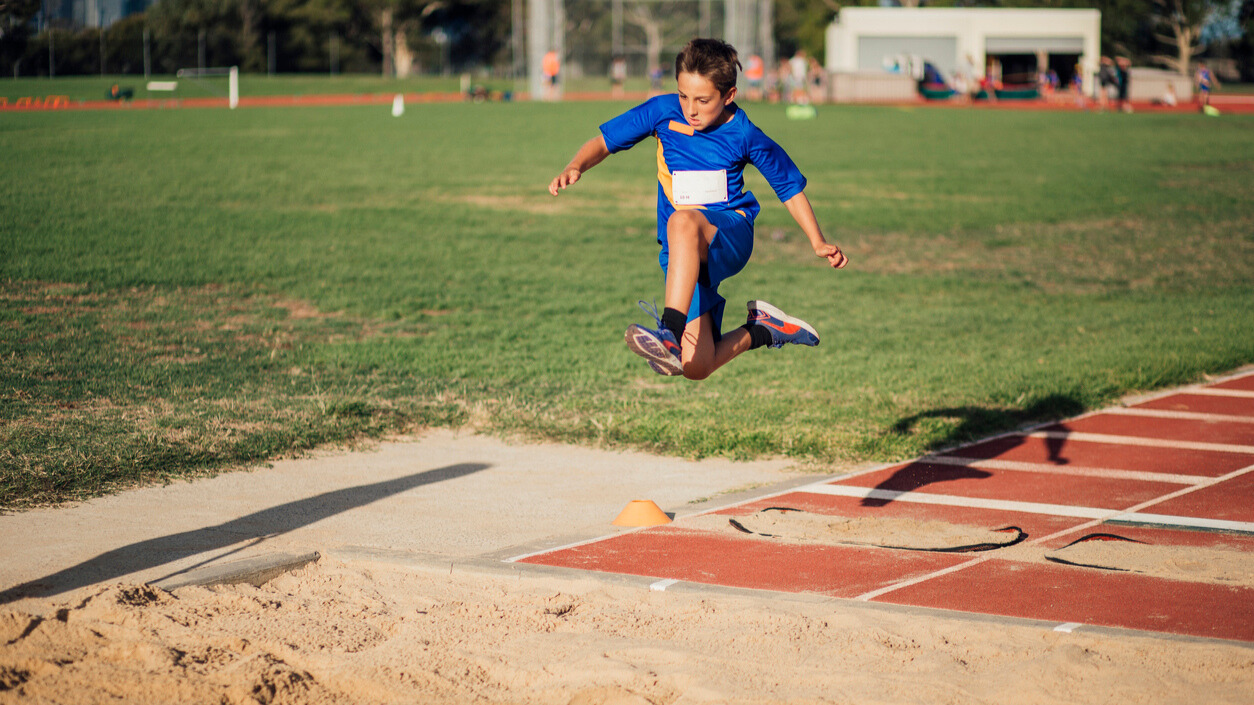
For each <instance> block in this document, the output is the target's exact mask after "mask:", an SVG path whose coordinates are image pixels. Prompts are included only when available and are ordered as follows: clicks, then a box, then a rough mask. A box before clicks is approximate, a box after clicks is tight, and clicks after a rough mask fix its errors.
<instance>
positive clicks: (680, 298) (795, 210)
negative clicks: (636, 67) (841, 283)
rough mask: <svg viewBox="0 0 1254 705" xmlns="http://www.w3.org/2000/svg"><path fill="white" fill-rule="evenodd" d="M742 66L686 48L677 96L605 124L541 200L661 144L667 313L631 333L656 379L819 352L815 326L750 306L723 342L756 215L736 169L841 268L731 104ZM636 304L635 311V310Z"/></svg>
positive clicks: (786, 162) (695, 43)
mask: <svg viewBox="0 0 1254 705" xmlns="http://www.w3.org/2000/svg"><path fill="white" fill-rule="evenodd" d="M739 66H740V62H739V61H737V58H736V50H735V49H733V48H732V46H731V45H730V44H727V43H725V42H722V41H719V40H717V39H694V40H692V41H691V42H689V43H688V45H687V46H685V47H684V49H683V51H681V52H680V53H679V56H678V57H677V58H676V59H675V80H676V85H677V89H678V90H677V92H676V93H672V94H667V95H660V96H657V97H655V98H652V99H650V100H648V101H647V102H645V103H643V104H641V105H638V106H636V107H635V108H632V109H631V110H629V111H627V112H626V113H623V114H622V115H619V116H618V117H616V118H614V119H612V120H610V121H609V122H607V123H605V124H604V125H601V128H600V131H601V134H599V135H597V136H596V137H593V138H592V139H590V140H588V142H587V143H585V144H584V145H583V146H582V147H580V148H579V151H578V152H577V153H576V154H575V157H574V158H573V159H571V161H570V164H568V165H566V168H564V169H563V170H562V173H560V174H558V175H557V177H555V178H554V179H553V181H552V182H550V183H549V193H551V194H553V195H554V196H556V195H558V192H559V191H560V190H563V189H566V188H568V187H570V186H571V185H573V184H574V183H575V182H576V181H578V180H579V178H580V177H581V176H582V175H583V173H584V172H586V171H587V170H589V169H591V168H592V167H594V166H596V165H597V164H600V163H601V162H602V161H603V160H604V159H605V158H606V157H608V156H609V155H610V154H613V153H615V152H619V151H621V150H624V149H628V148H630V147H632V146H634V145H635V144H637V143H638V142H640V141H641V140H643V139H644V138H646V137H649V136H653V137H655V138H656V139H657V141H658V152H657V161H658V172H657V177H658V199H657V241H658V244H660V245H661V246H662V250H661V253H660V254H659V255H658V263H659V264H661V266H662V271H663V272H664V273H665V275H666V296H665V300H664V301H665V310H663V312H662V314H661V316H660V317H659V316H658V314H657V310H656V309H654V310H653V311H652V312H651V313H652V315H653V317H654V320H655V322H656V324H657V326H658V327H657V328H656V329H652V328H648V327H645V326H641V325H635V324H633V325H631V326H629V327H628V328H627V332H626V341H627V345H628V347H630V348H631V350H632V351H633V352H635V353H636V354H638V355H640V356H641V357H643V358H644V359H645V360H646V361H648V363H649V366H650V367H651V368H653V370H654V371H655V372H657V373H658V374H663V375H680V374H682V375H684V376H685V377H687V378H688V379H704V378H706V377H708V376H710V374H711V373H713V372H714V371H715V370H717V369H718V368H720V367H722V366H723V365H725V364H727V363H728V362H729V361H731V360H732V359H733V358H735V357H736V356H737V355H740V354H741V353H743V352H745V351H747V350H752V349H754V348H759V347H764V346H770V347H781V346H783V345H784V344H786V343H795V344H799V345H818V344H819V335H818V332H817V331H815V330H814V328H813V327H812V326H811V325H810V324H808V323H806V322H805V321H802V320H801V319H798V318H793V317H791V316H788V315H787V314H785V313H784V312H783V311H780V310H779V309H778V308H775V307H774V306H772V305H770V304H768V303H766V302H764V301H750V302H749V304H748V308H749V317H748V321H747V322H746V323H745V325H743V326H741V327H739V328H737V329H735V330H733V331H731V332H730V333H728V334H727V335H721V327H722V319H723V309H724V304H725V303H726V301H725V300H724V299H723V297H721V296H719V294H718V286H719V284H720V283H722V282H723V281H724V280H726V279H728V278H730V277H731V276H733V275H735V274H736V273H737V272H739V271H740V270H741V269H743V268H744V266H745V264H746V263H748V261H749V255H750V254H751V253H752V251H753V221H754V219H755V218H756V217H757V215H758V211H759V210H760V206H759V205H758V201H757V199H756V198H754V196H753V194H752V193H750V192H748V191H745V190H744V168H745V165H746V164H753V165H754V166H755V167H756V168H757V169H758V171H760V172H761V173H762V175H763V176H764V177H766V180H767V182H768V183H769V184H770V185H771V188H772V189H774V191H775V194H776V195H777V196H778V197H779V199H780V200H781V201H783V203H784V205H785V206H786V207H787V208H788V212H789V213H790V214H791V215H792V217H793V219H794V220H796V221H797V224H798V225H800V226H801V230H802V231H803V232H805V234H806V237H807V238H809V240H810V245H811V246H812V247H813V249H814V253H815V254H816V255H818V256H819V257H822V258H824V259H826V260H827V261H828V263H830V264H831V266H832V267H834V268H836V269H840V268H842V267H844V266H845V265H846V264H847V263H848V261H849V260H848V259H847V258H846V257H845V255H844V253H843V252H841V251H840V248H839V247H837V246H836V245H834V244H831V243H829V242H827V240H826V239H824V237H823V231H822V230H821V229H820V228H819V224H818V221H817V219H816V218H815V217H814V211H813V209H812V208H811V207H810V201H809V200H808V199H807V198H806V196H805V194H804V193H803V190H804V189H805V186H806V179H805V177H804V176H802V175H801V172H800V171H799V170H798V169H797V166H796V165H795V164H794V163H793V161H792V159H791V158H789V156H788V154H787V153H785V152H784V150H783V149H782V148H781V147H780V146H779V145H778V144H776V143H775V142H774V141H772V140H771V139H770V138H769V137H767V136H766V135H765V134H764V133H763V132H762V131H761V130H760V129H758V128H757V127H756V126H755V125H754V124H753V123H752V122H750V121H749V117H748V116H747V115H745V112H744V111H743V110H741V109H740V108H739V106H737V105H736V103H735V102H734V100H735V98H736V71H737V69H738V68H739ZM641 305H642V306H643V305H644V304H643V302H642V304H641Z"/></svg>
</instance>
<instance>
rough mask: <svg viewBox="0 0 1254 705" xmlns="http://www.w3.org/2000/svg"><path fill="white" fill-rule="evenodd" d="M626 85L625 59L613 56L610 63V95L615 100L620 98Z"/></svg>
mask: <svg viewBox="0 0 1254 705" xmlns="http://www.w3.org/2000/svg"><path fill="white" fill-rule="evenodd" d="M626 83H627V59H626V58H624V57H622V56H615V57H614V60H613V61H611V62H610V95H611V96H613V97H615V98H622V97H623V93H624V90H625V89H624V85H625V84H626Z"/></svg>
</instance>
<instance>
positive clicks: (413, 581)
mask: <svg viewBox="0 0 1254 705" xmlns="http://www.w3.org/2000/svg"><path fill="white" fill-rule="evenodd" d="M1251 672H1254V650H1252V649H1250V648H1247V647H1242V646H1238V645H1228V644H1222V643H1213V642H1210V643H1208V642H1197V641H1187V640H1168V639H1160V638H1154V637H1148V636H1137V635H1127V634H1125V635H1118V636H1110V635H1103V634H1101V633H1087V634H1086V633H1082V632H1077V633H1072V634H1063V633H1058V632H1053V631H1050V630H1048V629H1043V628H1041V627H1040V626H1033V625H1020V624H1007V623H999V622H989V621H972V620H966V619H955V618H948V617H945V616H938V615H936V614H928V615H920V614H919V613H912V612H908V611H900V610H889V609H880V608H874V607H868V606H862V605H856V604H853V603H848V602H839V601H833V600H825V599H820V598H811V597H799V598H787V599H786V598H781V597H771V598H769V599H768V598H764V597H758V596H752V595H744V596H741V595H728V594H716V593H704V594H703V593H697V592H673V591H672V592H665V593H659V592H650V591H649V590H646V589H642V588H639V587H630V586H624V585H615V584H610V583H605V582H601V581H598V580H595V579H591V578H588V579H579V578H574V577H571V578H557V577H549V576H541V575H537V574H534V573H527V572H521V573H519V574H518V575H516V576H507V575H477V574H469V573H458V574H456V575H443V574H440V573H436V572H430V571H420V570H413V569H408V568H404V567H399V566H392V565H386V564H374V563H343V562H337V561H335V560H328V559H324V560H323V561H322V562H321V563H319V564H316V565H311V566H309V567H307V568H305V569H302V570H300V571H298V572H296V573H293V574H289V575H285V576H282V577H279V578H276V579H275V580H273V581H271V582H270V583H267V584H266V585H264V586H262V587H260V588H256V587H252V586H247V585H244V586H229V587H218V588H213V589H206V588H195V587H192V588H184V589H181V590H179V591H178V592H177V593H176V594H174V595H171V594H169V593H165V592H162V591H159V590H156V589H153V588H147V587H143V586H134V585H121V584H115V585H110V586H108V587H104V588H100V587H97V588H89V589H87V590H86V591H81V592H80V593H79V594H77V595H75V596H74V597H73V598H72V599H70V600H67V601H61V602H48V603H44V604H43V605H42V606H41V607H40V609H38V610H33V609H32V608H31V607H30V605H29V604H27V605H26V606H25V607H24V608H23V609H14V608H12V607H7V608H2V609H0V702H2V703H10V702H13V703H16V702H22V703H40V702H58V703H70V704H73V703H89V702H101V701H106V700H115V701H121V702H128V703H171V702H184V703H200V702H204V703H219V702H221V703H331V702H336V703H414V702H422V703H437V704H438V703H466V702H472V701H474V702H488V703H520V704H521V703H556V704H559V705H564V704H566V703H578V704H593V703H597V704H606V703H614V704H616V705H628V704H630V705H643V704H645V703H652V704H654V705H660V704H663V703H665V704H671V703H764V702H780V703H829V702H857V703H937V702H964V703H998V704H999V705H1004V704H1007V703H1045V702H1068V703H1108V702H1206V703H1249V702H1251V701H1254V680H1251V678H1250V677H1249V675H1250V673H1251Z"/></svg>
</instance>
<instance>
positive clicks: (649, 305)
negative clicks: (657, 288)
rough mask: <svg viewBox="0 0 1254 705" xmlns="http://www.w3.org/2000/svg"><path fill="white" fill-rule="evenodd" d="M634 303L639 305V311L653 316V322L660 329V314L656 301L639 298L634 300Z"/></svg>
mask: <svg viewBox="0 0 1254 705" xmlns="http://www.w3.org/2000/svg"><path fill="white" fill-rule="evenodd" d="M636 305H638V306H639V307H640V310H641V311H644V312H645V313H647V314H649V315H650V316H653V322H654V324H656V325H657V327H658V329H659V330H661V328H662V314H660V313H658V310H657V302H656V301H652V302H649V301H645V300H644V299H640V300H639V301H637V302H636Z"/></svg>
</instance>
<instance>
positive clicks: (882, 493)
mask: <svg viewBox="0 0 1254 705" xmlns="http://www.w3.org/2000/svg"><path fill="white" fill-rule="evenodd" d="M804 491H805V492H813V493H815V494H830V495H835V496H837V497H858V498H864V499H882V500H884V501H886V502H913V503H915V504H939V505H943V506H946V507H968V508H972V509H996V510H1000V511H1006V512H1023V513H1026V514H1048V515H1050V516H1058V517H1074V518H1077V519H1096V518H1098V517H1104V516H1107V515H1113V514H1118V513H1120V512H1122V511H1124V510H1122V509H1097V508H1094V507H1073V506H1070V505H1066V504H1044V503H1040V502H1016V501H1014V500H1009V499H984V498H982V497H960V496H958V495H948V494H930V493H926V492H898V491H896V490H880V489H875V488H874V487H854V486H851V485H826V486H823V487H807V488H804Z"/></svg>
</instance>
